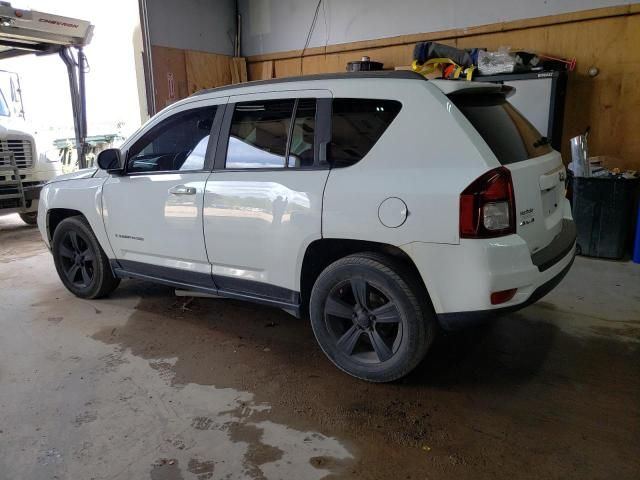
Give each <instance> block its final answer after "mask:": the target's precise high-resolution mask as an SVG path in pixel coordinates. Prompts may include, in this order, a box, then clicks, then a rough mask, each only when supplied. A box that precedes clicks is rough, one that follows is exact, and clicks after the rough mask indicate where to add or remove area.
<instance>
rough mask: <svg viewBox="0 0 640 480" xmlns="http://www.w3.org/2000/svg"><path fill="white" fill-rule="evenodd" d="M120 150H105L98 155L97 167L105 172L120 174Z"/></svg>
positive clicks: (121, 167)
mask: <svg viewBox="0 0 640 480" xmlns="http://www.w3.org/2000/svg"><path fill="white" fill-rule="evenodd" d="M121 157H122V156H121V154H120V150H119V149H117V148H107V149H106V150H103V151H101V152H100V153H99V154H98V166H99V167H100V168H101V169H102V170H106V171H107V172H113V173H116V172H121V171H122V170H123V168H124V166H123V165H122V158H121Z"/></svg>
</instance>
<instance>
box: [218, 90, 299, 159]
mask: <svg viewBox="0 0 640 480" xmlns="http://www.w3.org/2000/svg"><path fill="white" fill-rule="evenodd" d="M294 104H295V101H294V100H293V99H289V100H268V101H260V102H244V103H238V104H236V107H235V110H234V112H233V120H232V121H231V131H230V134H229V146H228V147H227V162H226V168H284V166H285V155H286V152H287V139H288V136H289V126H290V124H291V117H292V115H293V106H294Z"/></svg>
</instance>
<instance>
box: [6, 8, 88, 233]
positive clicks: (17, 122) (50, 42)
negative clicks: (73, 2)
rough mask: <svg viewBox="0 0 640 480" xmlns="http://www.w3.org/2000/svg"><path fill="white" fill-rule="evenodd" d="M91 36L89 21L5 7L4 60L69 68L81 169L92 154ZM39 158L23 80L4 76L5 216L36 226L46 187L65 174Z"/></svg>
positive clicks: (55, 161) (54, 161)
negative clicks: (50, 61)
mask: <svg viewBox="0 0 640 480" xmlns="http://www.w3.org/2000/svg"><path fill="white" fill-rule="evenodd" d="M92 32H93V26H92V25H91V23H89V22H87V21H85V20H79V19H76V18H69V17H62V16H59V15H54V14H50V13H44V12H38V11H35V10H24V9H21V8H16V7H13V6H12V5H11V4H10V3H9V2H3V1H0V60H2V59H5V58H13V57H16V56H21V55H26V54H36V55H52V54H57V55H59V56H60V58H61V59H62V61H63V62H64V63H65V65H66V67H67V71H68V74H69V87H70V93H71V104H72V110H73V117H74V129H75V137H76V146H77V151H78V159H79V164H80V166H81V167H84V166H85V165H86V162H85V159H86V156H85V154H86V150H87V145H86V136H87V120H86V108H85V86H84V74H85V70H86V63H85V62H86V59H85V56H84V53H83V51H82V48H83V47H84V46H86V45H87V44H88V43H89V42H90V41H91V36H92ZM73 51H76V53H75V54H74V53H73ZM38 153H39V152H38V151H37V149H36V142H35V139H34V136H33V135H32V133H31V132H30V131H29V129H28V128H27V125H26V123H25V121H24V111H23V108H22V96H21V92H20V83H19V78H18V77H17V75H16V74H14V73H11V72H0V215H3V214H6V213H14V212H17V213H19V214H20V216H21V217H22V219H23V220H24V221H25V222H27V223H28V224H33V225H35V223H36V219H37V210H38V199H39V194H40V190H41V189H42V185H44V184H45V183H46V182H47V181H48V180H50V179H51V178H53V177H55V176H56V175H58V174H59V173H61V163H60V162H59V160H58V159H57V158H48V157H47V156H46V155H44V154H43V152H40V154H38Z"/></svg>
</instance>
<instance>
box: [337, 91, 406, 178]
mask: <svg viewBox="0 0 640 480" xmlns="http://www.w3.org/2000/svg"><path fill="white" fill-rule="evenodd" d="M400 108H402V104H401V103H400V102H397V101H395V100H369V99H362V98H337V99H335V100H334V101H333V115H332V125H331V131H332V134H331V143H330V146H329V161H330V162H331V163H332V165H333V166H334V167H348V166H349V165H353V164H354V163H356V162H358V161H359V160H361V159H362V158H363V157H364V156H365V155H366V154H367V153H369V150H371V149H372V148H373V146H374V145H375V144H376V142H377V141H378V139H379V138H380V137H381V136H382V134H383V133H384V132H385V130H386V129H387V127H389V125H390V124H391V122H393V119H394V118H396V115H398V112H399V111H400Z"/></svg>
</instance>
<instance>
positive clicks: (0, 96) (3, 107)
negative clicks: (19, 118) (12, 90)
mask: <svg viewBox="0 0 640 480" xmlns="http://www.w3.org/2000/svg"><path fill="white" fill-rule="evenodd" d="M0 116H2V117H9V116H11V114H10V113H9V106H8V105H7V101H6V100H5V99H4V93H2V92H0Z"/></svg>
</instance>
